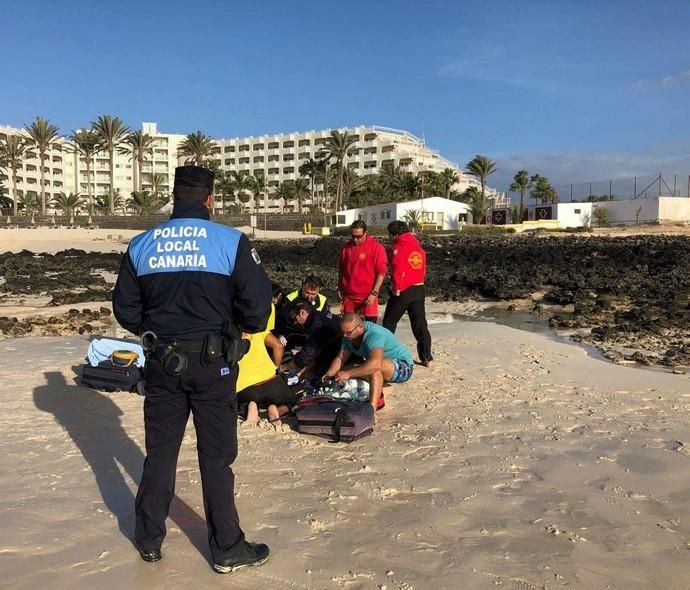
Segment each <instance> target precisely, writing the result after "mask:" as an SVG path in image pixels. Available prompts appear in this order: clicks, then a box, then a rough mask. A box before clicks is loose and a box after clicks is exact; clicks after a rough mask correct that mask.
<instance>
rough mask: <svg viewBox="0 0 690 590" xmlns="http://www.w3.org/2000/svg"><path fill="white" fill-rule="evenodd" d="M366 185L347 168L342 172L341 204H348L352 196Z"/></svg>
mask: <svg viewBox="0 0 690 590" xmlns="http://www.w3.org/2000/svg"><path fill="white" fill-rule="evenodd" d="M366 185H367V183H366V180H364V178H361V177H360V176H359V174H357V173H356V172H355V171H354V170H350V169H349V168H346V169H345V172H343V204H345V203H348V202H349V201H350V199H351V197H353V196H354V195H356V194H358V193H361V192H362V191H363V190H364V188H365V187H366Z"/></svg>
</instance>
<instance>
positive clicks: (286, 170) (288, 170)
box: [283, 166, 295, 174]
mask: <svg viewBox="0 0 690 590" xmlns="http://www.w3.org/2000/svg"><path fill="white" fill-rule="evenodd" d="M294 173H295V168H294V166H288V167H287V168H283V174H294Z"/></svg>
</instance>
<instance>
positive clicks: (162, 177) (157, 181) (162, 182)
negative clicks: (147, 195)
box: [139, 172, 170, 199]
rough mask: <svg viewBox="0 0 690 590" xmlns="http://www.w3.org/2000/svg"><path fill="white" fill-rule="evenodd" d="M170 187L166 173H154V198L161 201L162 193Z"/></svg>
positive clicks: (152, 192)
mask: <svg viewBox="0 0 690 590" xmlns="http://www.w3.org/2000/svg"><path fill="white" fill-rule="evenodd" d="M168 186H170V185H169V177H168V175H167V174H166V173H165V172H153V173H152V174H151V194H152V195H153V196H155V197H156V198H158V199H160V197H161V193H162V192H163V190H164V189H165V188H166V187H168ZM139 192H141V191H139Z"/></svg>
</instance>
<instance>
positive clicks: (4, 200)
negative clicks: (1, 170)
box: [0, 180, 14, 209]
mask: <svg viewBox="0 0 690 590" xmlns="http://www.w3.org/2000/svg"><path fill="white" fill-rule="evenodd" d="M8 192H9V191H8V190H7V187H5V185H4V184H3V182H2V180H0V209H9V208H10V207H11V206H12V203H13V202H14V201H13V200H12V199H10V197H8V196H7V193H8Z"/></svg>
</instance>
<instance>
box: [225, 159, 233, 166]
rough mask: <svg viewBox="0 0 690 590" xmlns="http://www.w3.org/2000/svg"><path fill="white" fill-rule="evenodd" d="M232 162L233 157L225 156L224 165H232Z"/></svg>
mask: <svg viewBox="0 0 690 590" xmlns="http://www.w3.org/2000/svg"><path fill="white" fill-rule="evenodd" d="M234 163H235V158H227V159H226V160H225V165H226V166H230V165H232V164H234Z"/></svg>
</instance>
